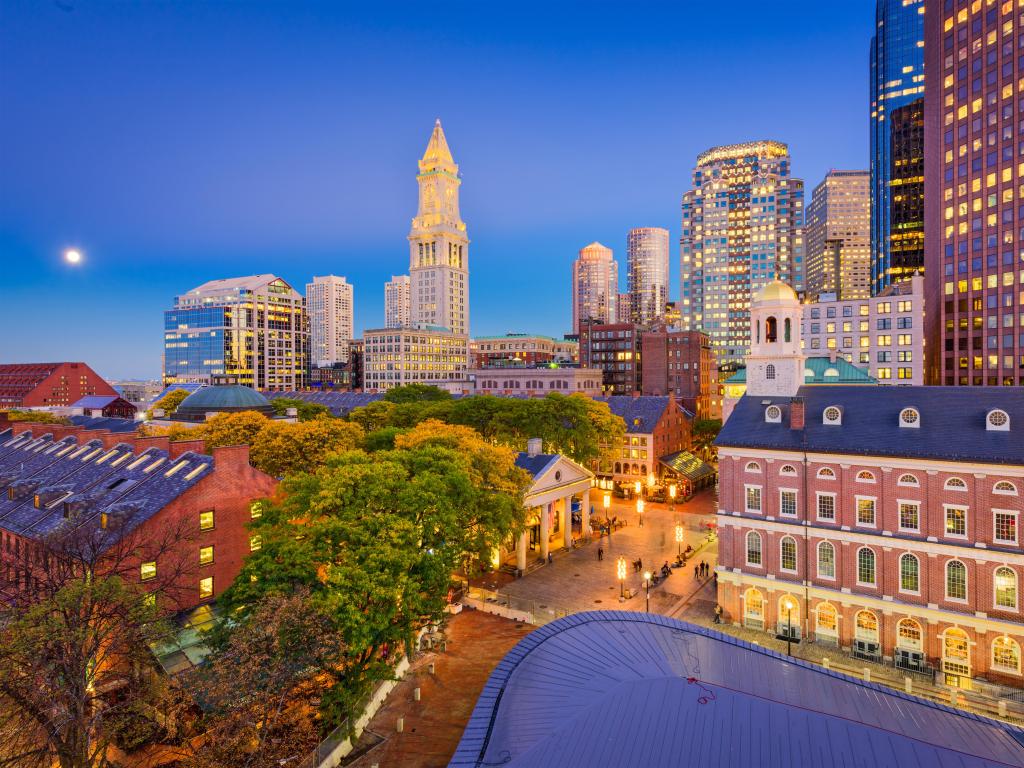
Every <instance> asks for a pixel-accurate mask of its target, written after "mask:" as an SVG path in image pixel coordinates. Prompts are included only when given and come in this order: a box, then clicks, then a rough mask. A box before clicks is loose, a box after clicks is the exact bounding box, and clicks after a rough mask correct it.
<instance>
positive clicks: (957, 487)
mask: <svg viewBox="0 0 1024 768" xmlns="http://www.w3.org/2000/svg"><path fill="white" fill-rule="evenodd" d="M944 487H945V489H946V490H947V491H966V490H967V483H965V482H964V481H963V480H961V479H960V478H959V477H951V478H949V480H947V481H946V484H945V486H944Z"/></svg>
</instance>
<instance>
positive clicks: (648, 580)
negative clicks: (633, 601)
mask: <svg viewBox="0 0 1024 768" xmlns="http://www.w3.org/2000/svg"><path fill="white" fill-rule="evenodd" d="M644 586H645V587H646V588H647V613H650V612H651V572H650V571H644Z"/></svg>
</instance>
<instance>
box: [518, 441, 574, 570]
mask: <svg viewBox="0 0 1024 768" xmlns="http://www.w3.org/2000/svg"><path fill="white" fill-rule="evenodd" d="M541 450H542V447H541V440H540V439H539V438H535V439H533V440H530V441H529V444H528V449H527V450H526V451H525V452H523V453H520V454H519V455H518V456H517V457H516V466H517V467H519V468H520V469H523V470H525V471H526V472H529V473H530V475H531V476H532V477H533V484H532V485H531V486H530V487H529V489H527V491H526V496H525V498H524V500H523V503H524V505H525V507H526V509H527V511H528V512H529V515H528V517H527V521H526V530H525V531H524V532H523V533H522V534H521V535H520V536H519V538H518V539H517V540H516V542H515V563H516V568H517V569H518V570H519V571H520V572H523V571H525V570H526V564H527V560H528V559H529V557H530V555H529V553H530V552H531V551H532V552H533V557H534V558H540V559H541V560H547V557H548V553H549V552H550V551H551V547H552V545H554V546H555V547H556V548H557V547H564V548H568V547H570V546H571V544H572V540H573V538H574V537H575V538H582V539H588V538H590V488H591V485H592V484H593V480H594V475H593V473H592V472H590V471H589V470H587V469H584V468H583V467H581V466H580V465H579V464H577V463H576V462H574V461H572V460H571V459H568V458H566V457H565V456H562V455H560V454H551V453H541ZM573 498H577V499H579V500H580V505H579V516H580V525H579V532H578V533H575V534H574V533H573V519H572V518H573V515H572V508H573V505H572V502H573ZM509 554H511V553H509ZM504 555H505V553H500V555H499V558H498V560H499V562H501V561H503V560H504Z"/></svg>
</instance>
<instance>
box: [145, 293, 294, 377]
mask: <svg viewBox="0 0 1024 768" xmlns="http://www.w3.org/2000/svg"><path fill="white" fill-rule="evenodd" d="M307 325H308V324H307V320H306V310H305V303H304V300H303V298H302V296H301V295H300V294H299V293H298V292H297V291H295V289H293V288H292V287H291V286H290V285H289V284H288V283H286V282H285V281H284V280H282V279H281V278H279V277H276V276H275V275H252V276H250V277H236V278H229V279H225V280H211V281H210V282H208V283H203V284H202V285H200V286H199V287H198V288H194V289H192V290H191V291H189V292H188V293H184V294H182V295H180V296H178V297H176V298H175V300H174V308H173V309H169V310H167V311H165V312H164V373H163V383H164V385H165V386H166V385H169V384H184V383H206V384H209V383H212V382H213V381H214V379H215V378H217V379H220V380H231V381H233V382H235V383H238V384H244V385H246V386H249V387H252V388H253V389H263V390H271V391H273V390H282V389H301V388H302V386H303V384H304V382H305V377H306V361H307V357H308V354H309V340H308V332H307Z"/></svg>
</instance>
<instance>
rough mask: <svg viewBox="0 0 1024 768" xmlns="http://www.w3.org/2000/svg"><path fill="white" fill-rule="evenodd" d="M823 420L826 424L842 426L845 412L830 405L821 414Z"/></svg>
mask: <svg viewBox="0 0 1024 768" xmlns="http://www.w3.org/2000/svg"><path fill="white" fill-rule="evenodd" d="M821 418H822V421H823V422H824V423H825V424H841V423H842V420H843V412H842V411H841V410H839V409H838V408H837V407H836V406H834V405H830V406H829V407H828V408H826V409H825V410H824V412H823V413H822V414H821Z"/></svg>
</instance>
